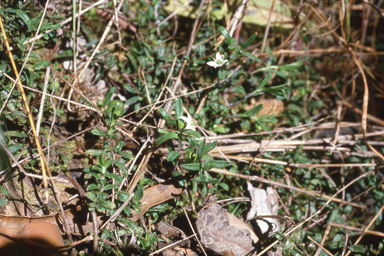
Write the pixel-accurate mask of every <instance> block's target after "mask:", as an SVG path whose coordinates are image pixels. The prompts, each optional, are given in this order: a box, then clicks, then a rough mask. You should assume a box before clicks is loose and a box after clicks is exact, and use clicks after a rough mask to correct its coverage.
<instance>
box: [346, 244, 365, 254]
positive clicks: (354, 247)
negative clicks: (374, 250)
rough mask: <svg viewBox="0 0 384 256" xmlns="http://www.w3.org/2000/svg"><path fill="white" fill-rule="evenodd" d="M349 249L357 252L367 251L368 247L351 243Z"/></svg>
mask: <svg viewBox="0 0 384 256" xmlns="http://www.w3.org/2000/svg"><path fill="white" fill-rule="evenodd" d="M349 249H350V250H351V251H352V252H355V253H366V251H367V249H366V248H364V245H362V244H356V245H351V246H350V247H349Z"/></svg>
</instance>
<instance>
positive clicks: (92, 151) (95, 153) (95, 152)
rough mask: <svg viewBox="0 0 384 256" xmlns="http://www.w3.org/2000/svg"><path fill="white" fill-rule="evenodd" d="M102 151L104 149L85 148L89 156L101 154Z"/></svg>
mask: <svg viewBox="0 0 384 256" xmlns="http://www.w3.org/2000/svg"><path fill="white" fill-rule="evenodd" d="M103 152H104V150H100V149H89V150H87V151H86V152H85V153H86V154H87V155H91V156H99V155H101V154H102V153H103Z"/></svg>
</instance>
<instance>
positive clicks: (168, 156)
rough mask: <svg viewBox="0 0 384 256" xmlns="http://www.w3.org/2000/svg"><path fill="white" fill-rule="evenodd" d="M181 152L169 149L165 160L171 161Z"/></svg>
mask: <svg viewBox="0 0 384 256" xmlns="http://www.w3.org/2000/svg"><path fill="white" fill-rule="evenodd" d="M180 155H181V154H180V153H179V152H177V151H171V152H169V153H168V155H167V161H168V162H173V160H175V159H176V158H178V157H179V156H180Z"/></svg>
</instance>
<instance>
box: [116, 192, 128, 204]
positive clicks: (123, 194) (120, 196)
mask: <svg viewBox="0 0 384 256" xmlns="http://www.w3.org/2000/svg"><path fill="white" fill-rule="evenodd" d="M116 193H117V199H119V201H120V202H125V201H127V200H128V198H129V193H128V192H127V191H124V190H120V191H117V192H116Z"/></svg>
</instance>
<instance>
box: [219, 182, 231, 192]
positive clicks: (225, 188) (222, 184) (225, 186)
mask: <svg viewBox="0 0 384 256" xmlns="http://www.w3.org/2000/svg"><path fill="white" fill-rule="evenodd" d="M219 186H220V187H222V188H223V189H224V190H225V191H229V186H228V184H226V183H220V184H219Z"/></svg>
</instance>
